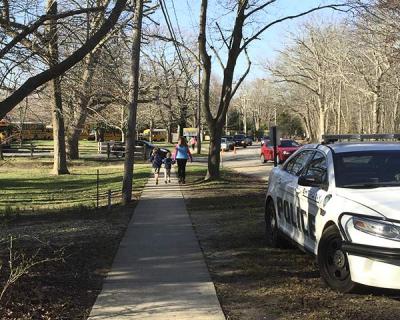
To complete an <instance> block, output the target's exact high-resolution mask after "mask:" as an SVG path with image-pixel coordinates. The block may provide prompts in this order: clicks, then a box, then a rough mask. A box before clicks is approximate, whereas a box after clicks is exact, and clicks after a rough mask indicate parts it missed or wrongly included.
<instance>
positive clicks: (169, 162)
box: [163, 158, 174, 169]
mask: <svg viewBox="0 0 400 320" xmlns="http://www.w3.org/2000/svg"><path fill="white" fill-rule="evenodd" d="M163 163H164V167H165V169H171V167H172V164H173V163H174V160H172V159H171V158H164V159H163Z"/></svg>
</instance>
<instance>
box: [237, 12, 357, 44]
mask: <svg viewBox="0 0 400 320" xmlns="http://www.w3.org/2000/svg"><path fill="white" fill-rule="evenodd" d="M341 7H349V5H348V4H330V5H325V6H318V7H315V8H312V9H310V10H307V11H304V12H301V13H299V14H295V15H291V16H286V17H283V18H281V19H277V20H274V21H272V22H270V23H268V24H267V25H265V26H264V27H263V28H261V29H260V30H259V31H258V32H256V33H255V34H254V35H253V36H252V37H250V38H248V39H247V40H246V41H245V42H244V44H243V46H242V47H241V48H240V50H243V49H244V48H245V47H247V46H248V45H249V44H250V42H252V41H254V40H256V39H257V38H258V37H259V36H260V35H261V34H262V33H263V32H264V31H265V30H267V29H269V28H270V27H272V26H273V25H275V24H278V23H280V22H283V21H286V20H292V19H296V18H299V17H302V16H305V15H307V14H310V13H312V12H314V11H318V10H322V9H328V8H330V9H333V10H338V11H343V12H347V11H349V10H342V9H340V8H341ZM247 16H248V15H247ZM247 16H246V17H247Z"/></svg>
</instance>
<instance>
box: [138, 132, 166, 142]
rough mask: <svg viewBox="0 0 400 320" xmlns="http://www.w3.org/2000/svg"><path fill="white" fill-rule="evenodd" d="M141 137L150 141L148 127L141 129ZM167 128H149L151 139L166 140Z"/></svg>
mask: <svg viewBox="0 0 400 320" xmlns="http://www.w3.org/2000/svg"><path fill="white" fill-rule="evenodd" d="M142 137H143V139H144V140H147V141H150V129H146V130H144V131H143V134H142ZM166 140H167V130H166V129H152V130H151V141H166Z"/></svg>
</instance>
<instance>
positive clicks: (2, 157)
mask: <svg viewBox="0 0 400 320" xmlns="http://www.w3.org/2000/svg"><path fill="white" fill-rule="evenodd" d="M0 160H4V156H3V145H2V144H1V143H0Z"/></svg>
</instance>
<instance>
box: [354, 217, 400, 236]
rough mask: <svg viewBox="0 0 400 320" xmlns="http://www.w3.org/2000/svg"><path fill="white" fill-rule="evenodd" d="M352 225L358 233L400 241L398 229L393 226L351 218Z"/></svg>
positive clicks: (399, 230)
mask: <svg viewBox="0 0 400 320" xmlns="http://www.w3.org/2000/svg"><path fill="white" fill-rule="evenodd" d="M353 225H354V228H355V229H357V230H359V231H362V232H365V233H368V234H371V235H374V236H378V237H382V238H388V239H393V240H399V241H400V229H399V228H398V227H396V226H395V225H393V224H389V223H384V222H378V221H374V220H370V219H362V218H358V217H353Z"/></svg>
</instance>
